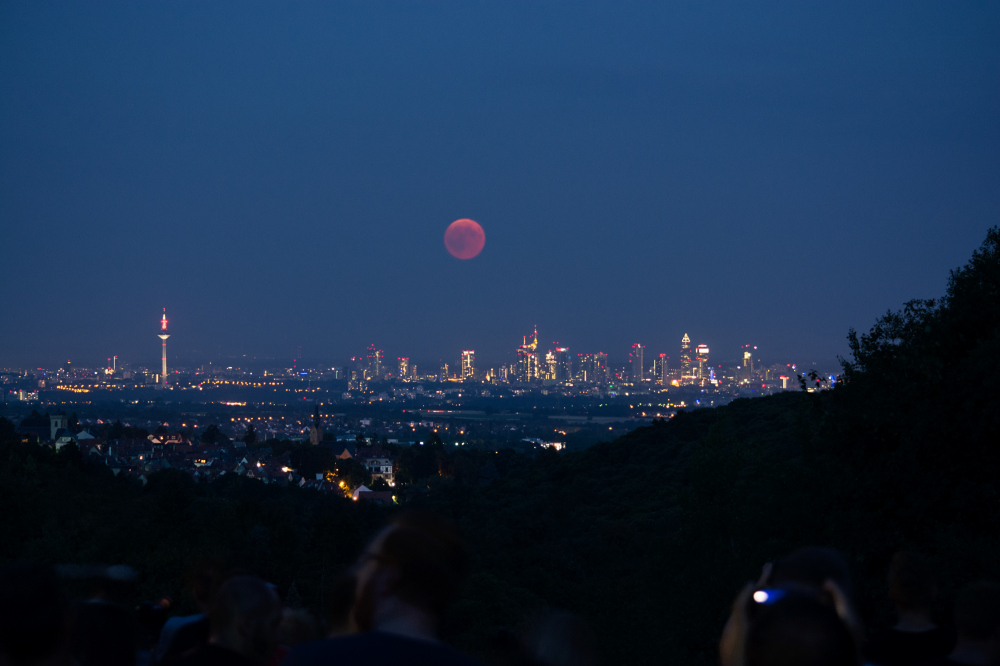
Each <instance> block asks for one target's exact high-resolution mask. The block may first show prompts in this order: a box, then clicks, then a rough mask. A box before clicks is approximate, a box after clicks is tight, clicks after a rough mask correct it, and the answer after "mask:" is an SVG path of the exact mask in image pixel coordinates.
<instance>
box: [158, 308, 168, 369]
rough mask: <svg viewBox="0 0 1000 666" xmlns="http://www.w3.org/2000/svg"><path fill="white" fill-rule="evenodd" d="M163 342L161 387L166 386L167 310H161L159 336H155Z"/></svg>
mask: <svg viewBox="0 0 1000 666" xmlns="http://www.w3.org/2000/svg"><path fill="white" fill-rule="evenodd" d="M156 337H158V338H160V339H161V340H163V374H161V375H160V383H161V384H162V385H163V386H166V385H167V338H169V337H170V334H169V333H167V309H166V308H163V318H162V319H160V334H159V335H158V336H156Z"/></svg>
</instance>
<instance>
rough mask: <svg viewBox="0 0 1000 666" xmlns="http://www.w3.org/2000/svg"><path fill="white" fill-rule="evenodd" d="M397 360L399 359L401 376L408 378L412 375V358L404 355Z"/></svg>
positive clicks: (401, 377)
mask: <svg viewBox="0 0 1000 666" xmlns="http://www.w3.org/2000/svg"><path fill="white" fill-rule="evenodd" d="M397 360H398V361H399V378H400V379H406V378H407V377H409V376H410V359H409V358H407V357H404V358H400V359H397Z"/></svg>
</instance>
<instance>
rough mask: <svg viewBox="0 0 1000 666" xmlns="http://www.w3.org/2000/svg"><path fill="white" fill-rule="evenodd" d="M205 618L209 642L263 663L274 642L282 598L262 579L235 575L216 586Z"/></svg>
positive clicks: (268, 655) (279, 620)
mask: <svg viewBox="0 0 1000 666" xmlns="http://www.w3.org/2000/svg"><path fill="white" fill-rule="evenodd" d="M208 618H209V625H210V627H211V639H210V640H211V642H213V643H216V644H218V645H221V646H223V647H226V648H229V649H230V650H233V651H235V652H238V653H240V654H241V655H243V656H244V657H247V658H248V659H252V660H254V661H260V662H262V661H265V660H267V659H268V658H269V657H270V656H271V653H272V652H273V651H274V647H275V645H276V642H275V641H276V633H277V630H278V625H279V623H280V622H281V600H280V599H279V598H278V595H277V593H276V592H275V591H274V589H273V588H272V587H271V586H270V585H268V584H267V583H265V582H264V581H262V580H261V579H259V578H257V577H255V576H235V577H233V578H230V579H229V580H227V581H226V582H225V583H223V584H222V585H221V586H220V587H219V589H218V591H217V592H216V594H215V598H214V599H213V600H212V608H211V610H210V611H209V614H208Z"/></svg>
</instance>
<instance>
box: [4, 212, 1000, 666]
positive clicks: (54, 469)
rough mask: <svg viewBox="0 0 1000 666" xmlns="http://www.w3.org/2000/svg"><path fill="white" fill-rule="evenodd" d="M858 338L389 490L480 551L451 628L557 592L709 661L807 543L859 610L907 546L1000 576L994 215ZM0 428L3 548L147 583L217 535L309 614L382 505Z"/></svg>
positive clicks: (471, 626)
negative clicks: (730, 621)
mask: <svg viewBox="0 0 1000 666" xmlns="http://www.w3.org/2000/svg"><path fill="white" fill-rule="evenodd" d="M849 339H850V341H851V347H852V360H851V361H850V362H849V363H847V364H846V365H845V368H844V375H843V382H841V383H840V384H838V385H837V387H836V388H834V389H832V390H826V391H820V392H816V393H805V392H794V393H786V394H782V395H776V396H772V397H768V398H757V399H753V400H738V401H735V402H733V403H731V404H730V405H727V406H725V407H720V408H716V409H711V410H708V409H705V410H697V411H694V412H690V413H683V412H682V413H679V414H678V415H677V416H676V417H675V418H673V419H670V420H669V421H667V422H663V421H658V422H656V423H654V425H652V426H650V427H647V428H642V429H639V430H636V431H634V432H632V433H630V434H629V435H627V436H625V437H622V438H620V439H618V440H616V441H614V442H610V443H605V444H600V445H597V446H594V447H592V448H590V449H588V450H586V451H582V452H579V453H563V454H560V453H556V452H554V451H545V452H543V453H542V454H540V455H539V456H538V457H537V458H536V459H535V460H533V461H530V462H528V461H525V460H524V459H522V458H520V457H518V456H514V455H513V454H511V453H504V452H501V453H499V454H496V455H497V459H496V462H497V464H495V465H485V464H480V463H482V461H478V460H476V461H472V460H471V458H470V459H466V460H464V461H460V459H459V458H458V457H457V456H459V455H462V454H459V453H457V452H453V453H452V452H449V453H448V454H446V455H447V456H452V458H451V459H439V460H438V461H437V463H438V469H441V470H442V471H444V470H445V469H446V468H449V467H450V468H452V469H454V468H457V467H458V465H457V464H456V463H457V462H462V464H463V465H464V464H466V463H469V462H470V461H472V462H475V463H476V465H479V466H478V467H476V468H475V469H476V470H477V472H476V473H474V474H464V475H462V474H457V473H454V474H446V473H442V475H441V476H439V477H437V476H436V477H435V479H434V481H433V482H432V483H428V484H425V485H424V484H422V487H427V486H430V490H428V491H411V492H409V493H403V492H401V493H400V495H401V497H403V498H404V501H405V502H407V503H410V504H412V505H418V506H419V505H425V506H429V507H430V508H433V509H435V510H437V511H440V512H441V513H444V514H447V515H450V516H452V517H454V518H455V519H456V520H457V522H458V523H459V525H460V526H461V528H462V530H463V532H464V533H465V535H466V537H467V539H468V541H469V544H470V546H471V549H472V553H473V557H474V563H473V568H472V574H471V578H470V580H469V581H468V584H467V585H466V588H465V592H464V594H463V597H462V599H461V600H460V603H459V605H458V608H456V609H455V612H454V613H453V614H452V617H451V619H450V621H449V624H448V627H447V629H448V632H447V636H448V638H449V640H451V641H453V642H455V643H456V644H458V645H459V646H461V647H463V648H464V649H466V650H469V651H470V652H473V653H476V654H478V655H480V656H487V655H488V651H489V647H488V646H489V638H490V636H491V635H492V634H493V632H494V631H495V630H496V629H497V628H498V627H503V626H506V627H511V628H515V627H516V626H517V624H518V623H519V622H521V621H523V620H524V619H525V618H526V617H528V616H529V615H530V614H531V613H532V612H533V611H534V610H535V609H538V608H540V607H542V606H550V607H556V608H565V609H568V610H571V611H574V612H576V613H578V614H580V615H582V616H583V617H584V618H585V619H587V620H588V621H589V622H590V623H591V624H592V625H593V629H594V634H595V636H596V637H597V639H598V641H599V643H600V646H601V650H602V653H603V657H604V663H606V664H652V663H662V662H663V661H665V660H668V661H670V662H671V663H676V664H710V663H715V662H716V644H717V641H718V637H719V632H720V630H721V627H722V624H723V622H724V619H725V616H726V614H727V612H728V607H729V604H730V602H731V600H732V597H733V595H734V594H735V592H736V591H737V589H738V588H739V587H740V586H741V585H742V584H743V583H744V582H745V581H747V580H749V579H752V578H755V577H756V576H757V573H758V572H759V570H760V567H761V565H762V564H763V563H764V562H767V561H769V560H773V559H774V558H776V557H780V556H782V555H785V554H787V553H788V552H789V551H791V550H793V549H795V548H797V547H799V546H803V545H808V544H818V545H829V546H833V547H835V548H838V549H840V550H841V551H842V552H844V553H845V554H846V555H847V557H848V559H849V561H850V564H851V567H852V573H853V575H854V577H855V583H856V584H855V588H856V589H855V593H856V596H857V598H858V601H859V604H860V607H861V610H862V613H863V616H864V618H863V619H864V621H865V623H866V624H867V626H868V627H869V628H878V626H879V624H880V623H885V622H886V621H887V620H888V617H887V615H888V610H889V608H888V604H887V603H886V601H885V589H884V585H885V573H886V568H887V565H888V562H889V558H890V557H891V555H892V553H893V552H894V551H896V550H898V549H903V548H905V549H911V550H915V551H917V552H920V553H922V554H924V555H925V556H927V557H928V558H929V559H930V560H931V562H932V563H934V564H935V565H936V567H937V571H938V574H939V577H940V581H939V582H940V587H941V590H942V592H943V594H942V599H941V605H940V609H939V610H941V611H942V612H943V611H945V610H946V608H947V607H948V606H949V604H950V600H951V599H950V595H951V594H952V593H953V591H954V590H955V589H956V588H957V587H959V586H961V585H963V584H965V583H967V582H969V581H970V580H972V579H975V578H984V577H986V578H994V579H1000V560H998V558H997V557H996V553H997V552H1000V495H998V493H997V485H996V484H997V479H998V478H1000V444H998V442H1000V437H998V435H997V433H998V432H1000V383H998V382H997V381H996V380H995V378H994V377H993V368H995V367H998V362H1000V358H998V354H1000V231H998V230H997V229H993V230H991V231H990V232H989V234H988V236H987V240H986V242H985V243H984V244H983V246H982V248H981V249H980V250H978V251H977V252H976V253H975V254H974V255H973V257H972V259H971V261H970V262H969V263H968V264H967V265H966V266H964V267H962V268H961V269H958V270H956V271H954V272H953V273H952V275H951V277H950V279H949V281H948V286H947V290H946V293H945V296H944V297H943V298H941V299H937V300H934V301H914V302H911V303H909V304H907V305H906V307H905V308H904V309H903V310H902V311H900V312H889V313H888V314H886V315H885V316H884V317H882V318H881V319H880V320H879V321H877V322H876V323H875V325H874V326H873V327H872V329H871V330H870V331H869V332H868V333H866V334H863V335H860V336H859V335H857V334H855V333H854V332H853V331H852V332H851V333H850V338H849ZM0 440H2V442H3V443H2V445H0V506H2V507H3V510H2V511H0V558H2V559H12V558H31V559H37V560H41V561H45V562H55V563H61V562H111V563H119V562H122V563H128V564H131V565H132V566H135V567H136V568H138V569H139V570H140V572H141V573H142V575H143V576H144V578H143V594H145V595H148V596H152V595H154V594H162V593H173V594H176V595H178V596H180V589H179V588H180V576H181V574H182V572H183V571H184V569H185V568H186V567H187V566H189V565H190V564H191V563H192V562H193V561H195V560H197V559H198V558H200V557H205V556H207V555H210V554H214V553H217V552H222V551H229V552H236V553H238V554H239V555H240V557H241V559H242V561H243V563H244V564H246V565H247V566H250V567H251V568H253V569H255V570H256V571H258V572H259V573H260V574H261V575H262V576H264V577H265V578H267V579H268V580H271V581H273V582H274V583H275V584H277V585H278V587H279V588H280V589H282V590H283V591H284V592H286V593H290V590H292V589H293V585H294V589H295V590H296V594H295V596H296V597H298V598H301V601H302V602H303V603H304V604H305V605H307V606H310V607H311V608H313V609H314V610H316V611H318V612H322V610H323V594H322V585H323V582H324V581H326V580H328V576H329V575H330V574H332V573H333V572H335V571H337V570H338V568H340V567H342V566H344V565H346V564H347V563H349V562H350V561H351V559H353V557H354V556H355V555H356V554H357V553H358V552H359V550H360V547H361V545H362V543H363V541H364V539H365V538H366V536H367V535H368V534H370V533H371V532H372V530H374V528H375V527H376V526H377V525H378V524H379V523H380V521H382V520H384V518H385V513H384V510H382V509H379V508H377V507H374V506H366V505H365V503H363V502H350V501H348V500H345V499H343V498H337V497H329V496H323V495H320V494H319V493H316V492H312V491H304V490H301V489H298V488H287V487H276V486H273V485H267V486H265V485H264V484H261V483H259V482H257V481H253V480H248V479H243V478H240V477H236V476H232V475H227V476H226V477H224V478H221V479H219V480H217V481H215V482H213V483H212V484H195V483H194V482H193V481H191V479H190V478H189V477H187V476H186V475H185V474H184V473H180V472H176V471H173V472H172V471H169V470H168V471H166V472H158V473H156V474H154V475H152V476H151V477H150V479H149V483H148V485H146V486H145V487H142V486H140V485H139V484H138V483H136V482H133V481H131V480H128V479H124V478H120V477H117V478H116V477H113V476H112V475H111V473H110V472H109V471H108V470H107V468H104V469H100V468H98V467H96V466H91V465H87V464H86V463H84V462H83V461H82V460H80V459H79V455H78V453H77V454H76V455H75V456H74V454H73V451H72V450H70V449H71V447H67V449H66V450H64V451H63V452H60V453H58V454H57V453H54V452H52V451H50V450H47V449H43V448H41V447H37V446H34V445H31V446H30V447H28V446H26V445H22V444H21V443H20V441H19V438H17V437H15V436H14V434H13V428H12V425H11V424H10V423H9V422H6V421H3V420H0ZM442 455H445V454H442ZM513 459H516V461H514V462H513V463H512V462H511V461H512V460H513ZM484 467H490V468H491V473H489V474H480V473H479V472H478V470H481V469H483V468H484ZM463 478H464V479H465V480H462V479H463Z"/></svg>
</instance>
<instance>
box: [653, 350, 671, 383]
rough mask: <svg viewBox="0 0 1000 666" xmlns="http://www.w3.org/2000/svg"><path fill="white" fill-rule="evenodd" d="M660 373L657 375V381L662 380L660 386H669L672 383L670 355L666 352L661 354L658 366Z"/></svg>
mask: <svg viewBox="0 0 1000 666" xmlns="http://www.w3.org/2000/svg"><path fill="white" fill-rule="evenodd" d="M657 370H658V371H659V373H658V374H657V375H656V379H657V381H659V382H660V386H668V385H669V384H670V357H669V356H667V355H666V354H660V366H659V367H658V368H657Z"/></svg>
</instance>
